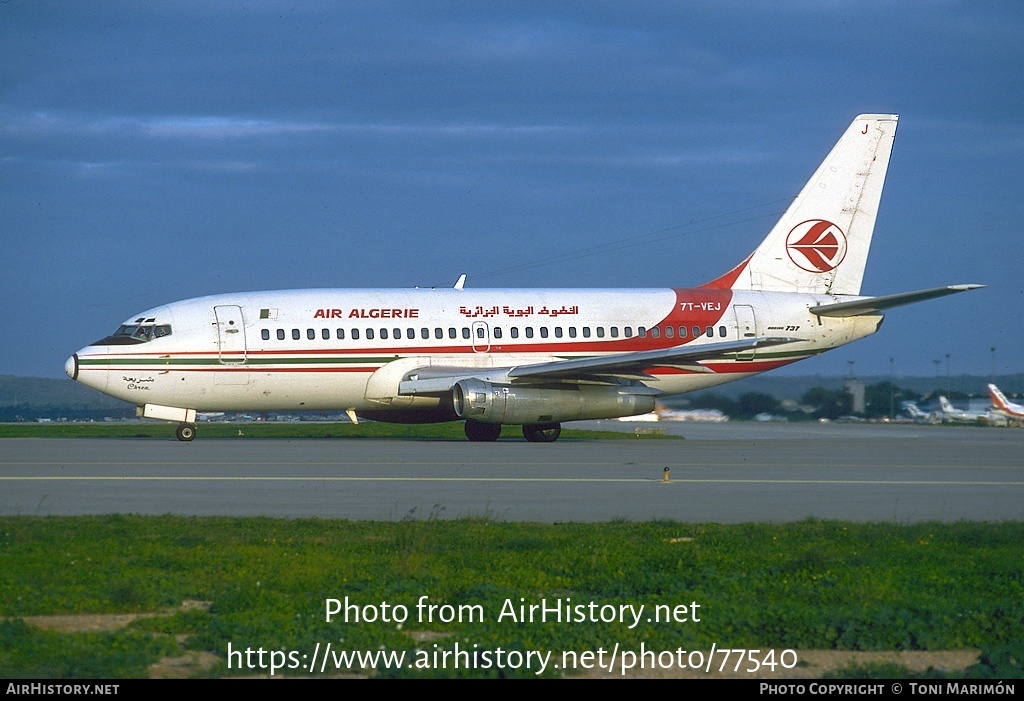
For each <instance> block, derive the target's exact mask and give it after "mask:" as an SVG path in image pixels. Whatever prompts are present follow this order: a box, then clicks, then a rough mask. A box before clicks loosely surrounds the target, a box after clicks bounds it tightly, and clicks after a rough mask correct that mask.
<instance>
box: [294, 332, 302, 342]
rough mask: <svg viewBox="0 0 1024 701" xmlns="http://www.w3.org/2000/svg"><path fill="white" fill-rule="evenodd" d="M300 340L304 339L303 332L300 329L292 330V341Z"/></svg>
mask: <svg viewBox="0 0 1024 701" xmlns="http://www.w3.org/2000/svg"><path fill="white" fill-rule="evenodd" d="M300 338H302V332H301V331H299V330H298V329H292V340H293V341H298V340H299V339H300Z"/></svg>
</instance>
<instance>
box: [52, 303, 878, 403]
mask: <svg viewBox="0 0 1024 701" xmlns="http://www.w3.org/2000/svg"><path fill="white" fill-rule="evenodd" d="M836 301H837V300H836V299H835V298H832V297H828V296H826V295H809V294H798V293H784V292H749V291H742V290H735V291H734V290H729V289H715V288H692V289H628V290H602V289H536V290H529V289H525V290H523V289H480V290H459V289H407V290H344V289H311V290H293V291H267V292H251V293H240V294H225V295H214V296H209V297H201V298H196V299H191V300H185V301H182V302H175V303H172V304H168V305H165V306H161V307H156V308H154V309H151V310H148V311H146V312H143V313H141V314H139V315H137V316H136V317H133V318H132V319H131V320H128V321H126V322H125V326H122V329H124V332H123V333H122V336H120V337H116V338H115V337H108V338H107V339H104V340H103V341H101V342H98V343H97V344H94V345H90V346H86V347H85V348H82V349H81V350H79V351H78V352H77V353H76V354H75V356H73V357H72V358H71V359H69V361H68V368H67V369H68V374H69V375H72V376H73V377H74V378H75V379H77V380H78V381H79V382H81V383H83V384H85V385H87V386H89V387H93V388H95V389H97V390H99V391H101V392H104V393H106V394H109V395H111V396H114V397H117V398H119V399H123V400H125V401H127V402H131V403H134V404H136V405H139V406H144V405H147V404H153V405H163V406H170V407H188V408H190V409H194V410H197V411H265V410H293V411H294V410H353V411H357V412H358V411H370V410H381V409H387V410H399V411H401V410H402V409H404V408H409V409H415V408H422V409H428V408H429V407H431V406H437V405H438V403H439V402H441V403H443V402H444V401H446V398H444V397H429V396H403V395H400V394H399V390H398V383H399V381H400V380H401V378H402V375H403V374H404V373H405V372H407V371H409V370H411V369H413V368H425V367H430V366H443V367H449V368H450V367H465V368H467V369H470V371H469V372H467V376H471V375H472V371H473V370H476V369H479V371H480V372H484V371H485V370H486V369H490V368H499V367H514V366H518V365H527V364H533V363H540V362H549V361H552V360H564V359H571V358H582V357H592V356H601V355H615V354H623V353H631V352H638V351H648V350H654V349H663V348H670V347H675V346H680V345H686V344H701V343H711V342H721V341H727V340H742V339H744V338H753V337H758V336H788V337H795V338H799V339H801V340H802V342H800V343H791V344H787V345H785V346H784V347H780V348H768V349H759V350H757V351H753V350H752V351H748V352H742V353H737V354H734V356H733V357H730V358H724V359H721V360H717V361H709V362H706V363H704V366H705V370H703V371H700V372H695V371H693V370H692V369H685V368H681V367H658V368H654V369H652V370H651V371H649V373H648V374H649V375H650V376H651V378H652V379H643V383H644V384H646V385H647V386H649V387H651V388H653V389H656V390H658V392H659V393H661V394H664V395H671V394H679V393H683V392H689V391H692V390H696V389H702V388H704V387H710V386H713V385H716V384H721V383H723V382H729V381H732V380H736V379H740V378H743V377H747V376H749V375H752V374H756V373H760V372H764V371H766V370H771V369H773V368H777V367H780V366H782V365H786V364H788V363H791V362H794V361H796V360H800V359H803V358H806V357H809V356H811V355H816V354H818V353H821V352H824V351H826V350H829V349H830V348H834V347H836V346H840V345H843V344H845V343H849V342H851V341H854V340H856V339H858V338H863V337H864V336H867V335H869V334H871V333H874V331H876V330H877V328H878V326H879V324H880V321H881V317H880V316H877V315H875V316H859V317H847V318H829V317H819V316H816V315H814V314H812V313H810V312H809V311H808V308H809V307H811V306H815V305H819V304H828V303H833V302H836ZM136 326H137V327H140V331H139V333H141V335H142V340H140V339H139V338H135V339H131V338H130V337H129V335H128V334H129V332H131V330H132V328H133V327H136ZM149 327H151V328H150V330H147V328H149ZM157 327H159V328H160V329H161V331H160V333H162V334H163V335H160V336H157V334H156V333H155V332H153V331H152V330H151V329H155V328H157ZM119 331H120V330H119ZM146 338H148V339H149V340H145V339H146ZM112 339H113V340H112Z"/></svg>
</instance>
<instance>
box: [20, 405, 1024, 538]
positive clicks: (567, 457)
mask: <svg viewBox="0 0 1024 701" xmlns="http://www.w3.org/2000/svg"><path fill="white" fill-rule="evenodd" d="M577 426H578V427H580V428H587V427H602V428H613V429H618V430H622V431H627V432H632V431H633V429H634V428H637V427H639V428H642V429H650V428H651V426H650V425H641V424H632V425H631V424H624V423H620V422H614V421H609V422H585V423H583V424H578V425H577ZM657 428H658V429H664V430H666V431H669V432H678V433H680V434H682V435H683V436H685V437H686V440H683V441H668V440H665V441H656V440H638V439H636V438H634V437H632V436H630V435H626V436H624V438H623V440H621V441H570V440H560V441H558V442H557V443H554V444H534V443H526V442H525V441H500V442H498V443H469V442H464V441H452V442H446V441H440V442H439V441H407V440H395V441H377V440H252V439H237V440H233V439H222V440H213V439H206V440H204V439H203V438H202V437H201V434H200V438H198V439H197V440H196V441H195V442H193V443H179V442H177V441H174V440H155V439H122V440H105V439H6V440H2V441H0V514H2V515H72V514H106V513H138V514H186V515H201V516H206V515H225V516H228V515H230V516H241V515H245V516H271V517H286V518H298V517H323V518H343V519H352V520H362V519H380V520H397V519H404V518H416V519H424V518H435V517H436V518H459V517H465V516H476V517H488V518H493V519H496V520H502V521H538V522H547V523H552V522H568V521H575V522H594V521H607V520H612V519H628V520H650V519H673V520H678V521H684V522H717V523H742V522H776V523H778V522H785V521H794V520H801V519H805V518H808V517H816V518H821V519H844V520H852V521H889V522H897V523H912V522H918V521H931V520H937V521H956V520H979V521H1001V520H1014V521H1019V520H1021V519H1024V430H1017V429H992V428H974V427H934V426H907V425H891V426H890V425H874V424H871V425H862V424H854V425H839V424H825V425H819V424H757V423H739V422H734V423H727V424H696V423H677V424H658V425H657ZM666 467H667V468H669V480H668V481H667V482H666V481H665V479H664V477H665V473H664V469H665V468H666Z"/></svg>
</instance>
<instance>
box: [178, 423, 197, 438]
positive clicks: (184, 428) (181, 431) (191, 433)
mask: <svg viewBox="0 0 1024 701" xmlns="http://www.w3.org/2000/svg"><path fill="white" fill-rule="evenodd" d="M175 433H176V434H177V436H178V440H179V441H186V442H187V441H190V440H192V439H193V438H195V437H196V425H195V424H178V429H177V431H175Z"/></svg>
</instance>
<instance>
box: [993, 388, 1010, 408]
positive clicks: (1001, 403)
mask: <svg viewBox="0 0 1024 701" xmlns="http://www.w3.org/2000/svg"><path fill="white" fill-rule="evenodd" d="M988 394H989V396H990V397H992V406H994V407H995V408H996V409H1002V410H1003V411H1010V403H1009V402H1008V401H1007V400H1006V396H1005V395H1004V394H1003V393H1002V392H1000V391H999V388H998V387H996V386H995V385H989V386H988Z"/></svg>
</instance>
